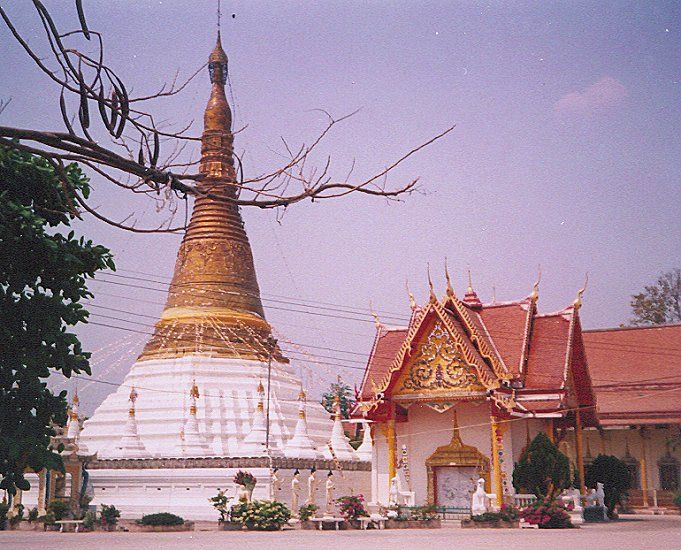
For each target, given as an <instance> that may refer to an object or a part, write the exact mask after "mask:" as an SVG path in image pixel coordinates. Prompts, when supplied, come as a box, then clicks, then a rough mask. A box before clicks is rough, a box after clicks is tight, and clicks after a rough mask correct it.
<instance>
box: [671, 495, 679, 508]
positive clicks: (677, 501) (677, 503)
mask: <svg viewBox="0 0 681 550" xmlns="http://www.w3.org/2000/svg"><path fill="white" fill-rule="evenodd" d="M672 502H673V503H674V504H676V505H677V506H678V507H679V508H681V492H678V493H676V494H675V495H674V498H673V499H672Z"/></svg>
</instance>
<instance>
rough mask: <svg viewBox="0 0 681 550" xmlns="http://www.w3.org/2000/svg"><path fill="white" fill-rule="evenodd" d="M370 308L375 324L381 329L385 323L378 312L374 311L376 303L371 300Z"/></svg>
mask: <svg viewBox="0 0 681 550" xmlns="http://www.w3.org/2000/svg"><path fill="white" fill-rule="evenodd" d="M369 310H370V311H371V316H372V317H373V318H374V325H376V328H377V329H380V328H381V327H382V326H383V323H381V320H380V319H379V318H378V313H376V312H375V311H374V304H373V303H372V302H371V300H369Z"/></svg>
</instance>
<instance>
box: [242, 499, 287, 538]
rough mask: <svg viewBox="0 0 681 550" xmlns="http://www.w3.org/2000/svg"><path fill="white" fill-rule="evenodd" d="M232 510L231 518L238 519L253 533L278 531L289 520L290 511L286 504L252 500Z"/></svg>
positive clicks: (274, 501)
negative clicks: (236, 517)
mask: <svg viewBox="0 0 681 550" xmlns="http://www.w3.org/2000/svg"><path fill="white" fill-rule="evenodd" d="M237 507H238V508H239V510H236V511H235V510H234V509H232V518H234V517H235V512H236V515H237V516H238V517H239V520H238V521H240V522H241V523H243V524H244V525H245V526H246V528H247V529H250V530H255V531H278V530H279V529H281V527H282V525H284V524H286V522H287V521H288V520H289V519H291V511H290V510H289V509H288V507H287V506H286V504H284V503H283V502H278V501H276V500H254V501H253V502H248V503H242V504H240V505H237V506H235V507H234V508H237Z"/></svg>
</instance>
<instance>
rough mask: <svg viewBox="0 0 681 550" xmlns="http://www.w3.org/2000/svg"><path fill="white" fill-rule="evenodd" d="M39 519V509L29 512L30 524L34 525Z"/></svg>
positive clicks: (32, 509)
mask: <svg viewBox="0 0 681 550" xmlns="http://www.w3.org/2000/svg"><path fill="white" fill-rule="evenodd" d="M37 519H38V508H31V509H30V510H29V511H28V522H29V523H33V522H34V521H36V520H37Z"/></svg>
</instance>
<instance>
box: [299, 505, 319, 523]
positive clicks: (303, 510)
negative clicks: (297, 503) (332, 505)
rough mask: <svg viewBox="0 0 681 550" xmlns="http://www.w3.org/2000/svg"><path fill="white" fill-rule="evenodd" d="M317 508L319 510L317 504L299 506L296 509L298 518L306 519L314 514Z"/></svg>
mask: <svg viewBox="0 0 681 550" xmlns="http://www.w3.org/2000/svg"><path fill="white" fill-rule="evenodd" d="M317 510H319V506H317V505H316V504H306V505H305V506H301V507H300V509H299V510H298V517H299V518H300V521H307V520H309V519H310V518H311V517H312V516H314V514H315V512H316V511H317Z"/></svg>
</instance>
